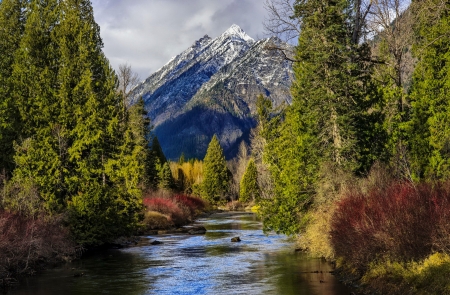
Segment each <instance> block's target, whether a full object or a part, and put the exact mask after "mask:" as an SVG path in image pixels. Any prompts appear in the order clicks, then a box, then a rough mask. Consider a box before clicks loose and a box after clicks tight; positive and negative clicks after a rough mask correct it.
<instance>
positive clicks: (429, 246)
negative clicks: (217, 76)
mask: <svg viewBox="0 0 450 295" xmlns="http://www.w3.org/2000/svg"><path fill="white" fill-rule="evenodd" d="M290 3H291V1H289V0H273V1H267V4H268V9H269V11H272V13H273V14H272V19H271V21H270V22H268V23H267V24H266V25H267V27H268V29H269V31H271V32H273V33H275V34H278V35H282V36H284V38H285V39H298V43H297V45H296V46H295V47H294V48H295V49H294V51H293V52H291V51H287V50H286V48H269V49H270V50H279V51H282V52H283V53H284V55H285V57H286V58H287V59H289V60H291V61H292V63H293V68H294V74H295V79H294V82H293V85H292V88H291V94H292V97H293V100H292V104H290V105H284V106H281V107H277V108H274V107H272V103H271V101H270V100H269V99H267V98H265V97H264V96H263V95H260V96H259V97H258V101H257V116H256V120H257V122H258V126H257V127H256V128H255V129H254V130H253V131H252V134H251V136H250V137H251V139H250V144H248V145H245V144H244V143H243V144H242V145H241V147H240V149H239V152H238V155H237V157H236V158H235V159H232V160H229V161H228V162H227V161H226V160H225V156H224V155H223V150H222V148H221V146H220V142H219V140H218V138H217V137H216V136H214V137H213V138H212V139H211V142H210V144H209V146H208V150H207V153H206V156H205V158H204V159H203V160H198V159H184V157H183V156H181V157H180V159H179V160H178V162H174V161H168V160H167V159H166V158H165V156H164V153H163V151H162V149H161V147H160V145H159V142H158V139H157V138H156V137H155V136H153V135H152V126H151V122H150V119H149V118H148V117H147V113H146V111H145V108H144V102H143V100H142V99H141V100H139V101H138V102H135V103H132V102H131V101H130V98H129V93H130V89H131V87H132V86H133V83H134V82H133V80H134V79H135V77H134V75H133V73H132V70H131V69H130V67H129V66H127V65H123V66H121V67H120V69H119V71H118V72H117V73H116V72H115V71H114V70H113V69H112V67H111V65H110V63H109V61H108V59H107V58H106V57H105V55H104V54H103V52H102V47H103V43H102V39H101V38H100V28H99V26H98V25H97V23H96V22H95V20H94V15H93V10H92V5H91V3H90V1H88V0H66V1H58V0H46V1H34V0H32V1H25V0H2V1H1V2H0V28H1V29H0V52H2V54H1V56H0V103H1V107H0V120H1V122H0V149H1V151H0V169H1V171H2V184H1V193H0V229H1V231H0V283H2V284H5V283H6V282H7V279H8V278H12V277H15V276H17V275H20V274H28V273H33V272H35V271H36V270H38V269H39V268H40V267H41V266H42V265H43V264H45V263H49V262H52V263H53V262H61V261H69V260H71V259H74V258H76V257H79V256H80V254H81V253H83V251H85V249H89V248H91V247H96V246H100V245H104V244H107V243H113V242H114V241H115V240H116V239H117V238H119V237H121V236H129V235H130V233H131V234H139V233H142V232H145V231H147V230H153V229H158V228H169V227H174V226H181V225H183V224H186V223H187V222H189V221H192V220H193V219H194V218H195V216H196V214H198V212H200V211H201V210H205V209H208V208H216V207H217V206H222V207H221V208H227V209H243V208H245V207H247V208H251V209H252V210H254V211H256V212H257V214H258V215H259V217H260V218H261V219H262V220H263V222H264V229H265V231H266V232H267V233H270V232H277V233H283V234H286V235H291V236H294V237H296V239H297V240H298V245H299V248H301V249H302V250H305V251H307V252H308V253H310V254H311V255H313V256H318V257H325V258H326V259H328V260H330V261H334V262H335V263H336V266H337V268H338V272H339V274H340V275H341V276H342V278H343V279H347V280H348V281H349V282H350V283H355V282H356V283H357V284H362V285H363V286H364V287H365V288H366V289H367V290H372V291H373V290H376V291H377V292H381V293H382V294H399V293H402V292H405V293H408V292H413V293H414V294H415V293H418V292H422V293H423V294H449V293H448V290H449V288H450V285H449V283H448V279H447V277H448V274H449V273H450V252H449V251H450V250H449V249H450V219H449V216H450V182H449V176H450V170H449V168H450V167H449V165H450V124H449V123H450V119H449V115H450V100H449V99H448V95H449V94H448V92H449V89H450V85H449V83H448V81H450V80H449V77H448V75H449V69H448V68H449V65H447V61H449V58H450V55H449V48H450V47H449V46H450V34H449V32H450V5H449V4H448V3H447V2H445V1H442V0H423V1H412V2H411V3H409V2H408V3H406V2H404V1H400V0H378V1H363V0H330V1H319V0H297V1H295V2H294V4H293V5H290ZM286 17H287V18H286ZM286 20H287V21H286Z"/></svg>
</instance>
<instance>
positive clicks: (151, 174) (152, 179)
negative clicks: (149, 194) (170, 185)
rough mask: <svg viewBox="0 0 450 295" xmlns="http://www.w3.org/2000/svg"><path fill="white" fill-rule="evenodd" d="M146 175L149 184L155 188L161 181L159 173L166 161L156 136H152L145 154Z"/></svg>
mask: <svg viewBox="0 0 450 295" xmlns="http://www.w3.org/2000/svg"><path fill="white" fill-rule="evenodd" d="M147 161H148V162H147V175H148V181H149V186H150V187H151V188H153V189H156V188H157V187H158V186H159V182H160V181H161V179H160V175H161V171H162V168H163V166H164V164H165V163H166V162H167V159H166V156H165V155H164V152H163V150H162V148H161V145H160V144H159V141H158V138H157V137H156V136H154V137H153V140H152V144H151V146H150V150H149V155H148V156H147Z"/></svg>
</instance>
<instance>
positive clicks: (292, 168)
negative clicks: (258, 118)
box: [261, 0, 384, 234]
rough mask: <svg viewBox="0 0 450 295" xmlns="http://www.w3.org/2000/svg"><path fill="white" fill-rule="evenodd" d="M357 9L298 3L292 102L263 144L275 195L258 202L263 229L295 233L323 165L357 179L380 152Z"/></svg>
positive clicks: (340, 3)
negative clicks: (299, 22)
mask: <svg viewBox="0 0 450 295" xmlns="http://www.w3.org/2000/svg"><path fill="white" fill-rule="evenodd" d="M355 3H356V2H353V1H348V0H333V1H325V2H324V1H319V0H311V1H298V2H296V5H295V11H296V17H298V18H300V19H301V23H302V28H301V33H300V37H299V43H298V46H297V48H296V60H297V61H298V62H296V63H295V64H294V73H295V80H294V82H293V86H292V90H291V92H292V96H293V102H292V105H291V106H290V107H288V108H287V109H286V111H285V113H284V120H283V122H282V124H281V126H279V127H278V128H277V127H274V128H276V129H277V130H276V131H273V130H270V129H269V131H270V132H269V133H268V134H269V135H270V134H277V136H270V138H266V140H267V142H268V143H267V146H266V151H265V156H264V158H265V161H266V163H267V164H268V165H269V169H270V171H271V174H272V177H273V180H274V183H275V197H274V198H273V199H272V200H262V201H261V210H262V211H261V212H262V216H263V218H264V224H265V229H266V230H276V231H279V232H283V233H287V234H293V233H296V232H298V230H299V224H300V223H299V219H300V218H301V215H302V211H304V210H305V209H307V208H308V206H309V205H310V204H311V202H312V196H313V195H314V188H315V184H316V180H317V176H318V172H319V169H320V167H321V165H323V164H324V163H326V162H329V163H333V165H336V166H337V167H339V168H340V169H344V170H348V171H352V172H354V173H357V174H358V173H364V172H365V171H367V170H368V169H369V168H370V166H371V164H372V163H373V161H374V160H376V159H377V158H378V157H379V155H380V154H381V151H382V148H383V140H384V137H383V131H382V129H381V128H380V126H379V123H380V122H381V121H382V117H381V113H380V110H379V106H378V105H377V103H378V99H379V96H378V93H377V91H376V87H375V85H374V84H373V83H372V80H371V71H372V68H371V64H370V63H369V62H368V61H369V60H370V48H369V46H368V45H367V44H365V43H360V40H359V38H355V35H356V36H358V35H359V36H360V35H361V34H360V32H359V33H357V34H355V30H360V29H361V27H362V25H361V24H359V23H358V22H359V21H360V20H359V19H358V20H356V18H358V17H359V16H358V13H355V9H359V7H358V6H357V5H355ZM270 119H271V118H270V117H269V122H270ZM272 120H273V118H272ZM266 125H267V126H271V125H272V126H273V124H267V123H266ZM266 132H267V131H266ZM263 135H264V134H263Z"/></svg>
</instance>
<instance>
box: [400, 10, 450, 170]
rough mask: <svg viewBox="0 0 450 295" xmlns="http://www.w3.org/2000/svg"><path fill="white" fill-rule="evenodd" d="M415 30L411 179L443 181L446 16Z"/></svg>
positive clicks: (447, 122) (447, 108) (449, 151)
mask: <svg viewBox="0 0 450 295" xmlns="http://www.w3.org/2000/svg"><path fill="white" fill-rule="evenodd" d="M429 21H430V20H428V19H427V20H426V21H425V22H422V23H421V24H420V26H419V37H420V38H419V40H420V42H419V43H418V44H417V45H416V46H415V49H414V52H415V54H416V56H417V58H418V64H417V66H416V68H415V70H414V74H413V85H412V92H411V95H410V99H411V105H412V114H411V119H410V121H409V130H408V131H409V134H410V138H409V144H410V150H411V163H412V165H411V166H412V167H411V168H412V172H413V177H414V178H416V179H421V178H426V179H447V178H448V177H449V176H450V101H449V99H448V97H449V94H450V85H449V81H450V74H449V73H450V54H449V49H450V37H449V36H448V34H446V33H445V32H449V31H450V15H449V12H448V9H447V12H444V13H443V14H442V15H441V16H440V18H439V19H438V21H437V22H436V23H434V24H430V23H429Z"/></svg>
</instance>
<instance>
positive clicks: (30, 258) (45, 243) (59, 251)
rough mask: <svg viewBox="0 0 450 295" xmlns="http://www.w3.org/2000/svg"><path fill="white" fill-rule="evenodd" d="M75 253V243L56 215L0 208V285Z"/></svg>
mask: <svg viewBox="0 0 450 295" xmlns="http://www.w3.org/2000/svg"><path fill="white" fill-rule="evenodd" d="M75 254H76V247H75V244H74V243H73V242H71V239H70V236H69V230H68V229H67V228H65V227H63V226H62V222H61V219H60V218H55V217H53V218H52V219H51V220H50V219H49V218H48V217H47V218H46V217H44V216H32V217H27V216H25V215H21V214H17V213H10V212H7V211H4V210H1V209H0V285H2V284H4V283H6V282H7V278H10V277H15V276H17V275H20V274H27V273H33V272H35V271H36V270H37V269H39V268H40V267H41V266H42V265H44V264H48V263H56V262H60V261H64V260H68V259H70V258H72V257H74V256H75Z"/></svg>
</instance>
